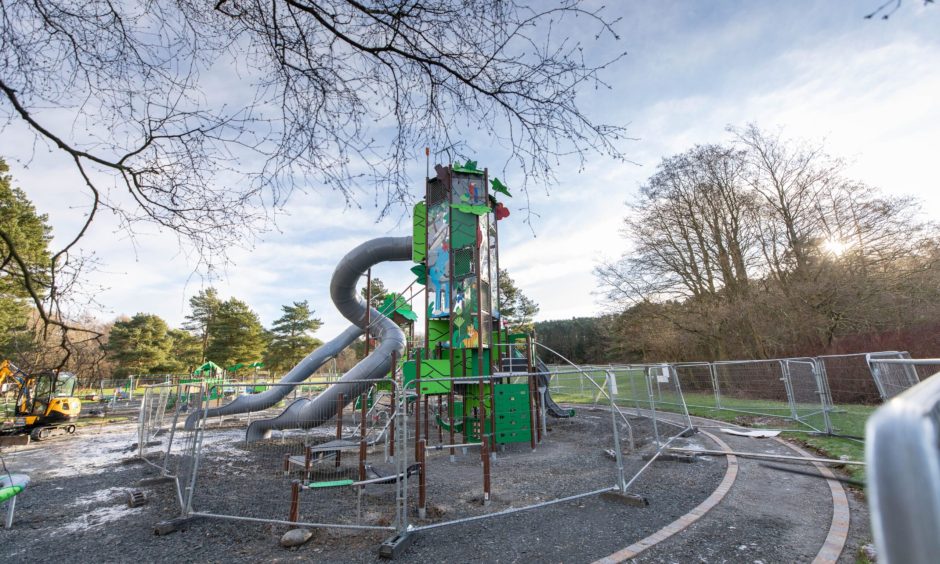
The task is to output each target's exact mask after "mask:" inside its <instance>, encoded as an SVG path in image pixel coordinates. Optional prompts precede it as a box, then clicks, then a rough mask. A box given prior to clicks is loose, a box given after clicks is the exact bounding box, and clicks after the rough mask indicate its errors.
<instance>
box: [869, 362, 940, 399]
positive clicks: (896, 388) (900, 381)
mask: <svg viewBox="0 0 940 564" xmlns="http://www.w3.org/2000/svg"><path fill="white" fill-rule="evenodd" d="M909 360H910V356H909V355H908V354H907V353H894V354H891V353H869V354H866V355H865V361H866V362H867V363H868V367H869V369H870V370H871V376H872V378H873V379H874V381H875V385H876V386H878V393H879V394H881V399H882V401H887V400H889V399H891V398H893V397H894V396H896V395H898V394H899V393H901V392H903V391H904V390H906V389H908V388H910V387H912V386H915V385H917V383H918V382H920V374H919V373H918V366H926V365H929V364H920V363H913V362H908V361H909ZM928 363H929V361H928Z"/></svg>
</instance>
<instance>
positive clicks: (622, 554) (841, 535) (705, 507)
mask: <svg viewBox="0 0 940 564" xmlns="http://www.w3.org/2000/svg"><path fill="white" fill-rule="evenodd" d="M699 432H700V433H702V434H703V435H705V436H707V437H709V438H710V439H712V440H714V441H715V442H716V443H718V446H720V447H721V449H722V450H724V451H725V452H730V451H731V448H730V447H728V445H727V444H726V443H725V442H724V441H722V440H721V439H719V438H718V437H716V436H715V435H712V434H711V433H708V432H706V431H701V430H700V431H699ZM776 440H777V441H778V442H780V443H781V444H783V445H785V446H786V447H788V448H790V449H791V450H793V451H795V452H797V453H799V454H800V456H806V457H809V456H811V455H810V453H808V452H806V451H805V450H803V449H801V448H800V447H798V446H795V445H792V444H790V443H788V442H786V441H784V440H782V439H779V438H778V439H776ZM727 458H728V467H727V469H726V470H725V477H724V478H723V479H722V480H721V483H720V484H718V487H717V488H715V491H713V492H712V494H711V495H710V496H708V498H707V499H706V500H705V501H703V502H702V503H700V504H699V505H698V506H697V507H695V509H693V510H692V511H689V512H688V513H686V514H685V515H683V516H682V517H680V518H678V519H676V520H675V521H673V522H672V523H670V524H668V525H666V526H665V527H663V528H662V529H660V530H658V531H656V532H655V533H653V534H652V535H650V536H648V537H646V538H644V539H642V540H640V541H637V542H635V543H633V544H631V545H630V546H628V547H626V548H624V549H623V550H619V551H617V552H615V553H613V554H611V555H610V556H607V557H605V558H601V559H600V560H597V561H595V562H594V564H613V563H615V562H624V561H625V560H627V559H630V558H633V557H635V556H637V555H638V554H640V553H641V552H643V551H644V550H646V549H648V548H651V547H653V546H655V545H657V544H659V543H661V542H663V541H664V540H666V539H668V538H670V537H672V536H673V535H675V534H676V533H679V532H682V531H683V530H685V529H686V528H688V526H689V525H691V524H692V523H694V522H696V521H698V520H699V518H701V517H702V516H704V515H705V514H706V513H708V512H709V511H710V510H711V509H713V508H714V507H715V506H716V505H718V504H719V503H720V502H721V500H722V499H724V497H725V495H726V494H727V493H728V491H730V490H731V486H732V485H734V480H735V478H737V475H738V461H737V457H735V456H734V455H731V454H729V455H728V457H727ZM813 465H814V466H816V468H817V469H818V470H819V473H820V474H822V475H823V476H824V477H826V478H835V475H834V474H833V473H832V471H831V470H830V469H829V468H828V467H826V466H825V465H823V464H821V463H819V462H814V463H813ZM826 483H827V484H829V491H830V493H831V494H832V523H831V524H830V525H829V533H828V534H827V535H826V540H825V541H824V542H823V545H822V547H821V548H820V549H819V552H818V553H817V554H816V557H815V558H814V559H813V564H828V563H830V562H837V561H838V560H839V556H840V555H841V554H842V551H843V550H844V549H845V543H846V541H847V540H848V536H849V522H850V512H849V500H848V496H847V495H846V493H845V489H844V488H843V487H842V484H840V483H839V482H838V481H837V480H834V479H833V480H826Z"/></svg>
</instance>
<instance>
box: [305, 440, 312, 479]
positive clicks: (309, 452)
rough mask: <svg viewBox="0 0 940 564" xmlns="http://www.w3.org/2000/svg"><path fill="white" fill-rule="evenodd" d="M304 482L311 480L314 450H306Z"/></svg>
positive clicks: (308, 448) (309, 448)
mask: <svg viewBox="0 0 940 564" xmlns="http://www.w3.org/2000/svg"><path fill="white" fill-rule="evenodd" d="M304 450H305V452H304V480H309V479H310V462H311V460H312V459H313V448H311V447H307V448H306V449H304Z"/></svg>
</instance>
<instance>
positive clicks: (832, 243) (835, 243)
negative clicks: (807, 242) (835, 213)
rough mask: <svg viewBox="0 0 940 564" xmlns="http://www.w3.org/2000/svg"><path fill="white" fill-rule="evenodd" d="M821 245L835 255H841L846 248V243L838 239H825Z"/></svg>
mask: <svg viewBox="0 0 940 564" xmlns="http://www.w3.org/2000/svg"><path fill="white" fill-rule="evenodd" d="M822 246H823V249H825V250H826V251H827V252H829V253H831V254H832V255H833V256H836V257H841V256H842V255H843V254H844V253H845V249H846V248H847V245H846V244H845V243H843V242H842V241H840V240H838V239H826V241H825V242H824V243H823V245H822Z"/></svg>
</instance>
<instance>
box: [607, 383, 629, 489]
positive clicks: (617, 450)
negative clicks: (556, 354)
mask: <svg viewBox="0 0 940 564" xmlns="http://www.w3.org/2000/svg"><path fill="white" fill-rule="evenodd" d="M607 382H608V390H609V395H610V425H611V428H612V429H613V432H614V457H615V458H616V460H617V488H618V489H619V490H620V493H626V488H625V487H624V485H625V482H624V476H623V453H622V452H621V446H620V426H619V425H617V414H616V413H615V412H616V410H617V404H616V403H615V402H614V398H615V397H616V392H615V391H614V377H613V374H611V373H610V371H609V370H608V371H607Z"/></svg>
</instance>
